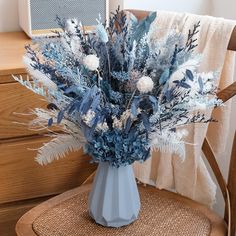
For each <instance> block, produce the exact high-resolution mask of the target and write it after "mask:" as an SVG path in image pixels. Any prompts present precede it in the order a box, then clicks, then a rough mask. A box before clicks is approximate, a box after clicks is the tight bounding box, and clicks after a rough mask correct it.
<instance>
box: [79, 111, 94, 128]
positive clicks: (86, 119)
mask: <svg viewBox="0 0 236 236" xmlns="http://www.w3.org/2000/svg"><path fill="white" fill-rule="evenodd" d="M95 115H96V113H95V112H94V111H92V110H88V112H87V113H86V114H85V115H83V116H82V120H83V121H84V123H85V124H86V125H88V126H89V127H90V123H91V121H92V120H93V118H94V117H95Z"/></svg>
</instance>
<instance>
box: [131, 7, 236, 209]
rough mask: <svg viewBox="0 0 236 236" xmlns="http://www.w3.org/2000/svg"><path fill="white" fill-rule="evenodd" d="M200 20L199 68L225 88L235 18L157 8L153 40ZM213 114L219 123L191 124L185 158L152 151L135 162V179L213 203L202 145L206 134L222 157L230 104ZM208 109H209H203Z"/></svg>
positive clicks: (231, 64)
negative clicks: (216, 73) (216, 77)
mask: <svg viewBox="0 0 236 236" xmlns="http://www.w3.org/2000/svg"><path fill="white" fill-rule="evenodd" d="M198 21H200V28H199V33H198V35H197V43H198V46H197V48H195V52H196V53H201V54H202V55H203V60H202V63H201V66H200V68H199V71H200V72H210V71H220V78H219V80H218V86H219V88H220V89H223V88H225V87H226V86H227V85H229V84H230V83H232V82H233V74H234V66H235V64H234V52H231V51H227V46H228V43H229V40H230V36H231V33H232V30H233V28H234V26H235V24H236V23H235V22H233V21H229V20H225V19H222V18H215V17H210V16H198V15H192V14H186V13H174V12H165V11H158V12H157V19H156V20H155V22H154V23H153V25H152V27H155V30H154V35H153V36H152V37H154V38H155V40H158V39H161V38H162V37H163V36H164V35H165V34H166V33H167V32H168V30H170V29H172V30H173V29H176V30H179V31H181V32H183V33H184V34H185V35H186V38H187V36H188V32H189V29H193V25H194V24H196V23H197V22H198ZM217 109H218V110H215V111H214V112H213V117H214V118H216V119H217V120H218V121H219V122H218V123H211V124H209V125H207V124H201V125H199V124H198V125H196V124H195V125H190V126H188V128H187V129H188V132H189V135H188V137H187V140H186V141H187V142H189V143H194V144H195V145H186V158H185V160H184V161H181V160H180V158H179V157H178V156H176V155H174V154H166V153H160V152H154V153H153V154H152V157H151V158H150V159H148V160H147V161H146V162H145V163H142V164H140V163H135V164H134V171H135V175H136V177H137V179H138V180H140V181H141V182H143V183H146V184H152V185H155V186H156V187H157V188H160V189H169V190H170V189H171V190H175V191H176V192H178V193H180V194H182V195H184V196H186V197H189V198H191V199H193V200H196V201H198V202H201V203H203V204H206V205H209V206H212V205H213V203H214V202H215V196H216V184H215V183H214V181H213V180H212V178H211V176H210V174H209V172H208V170H207V168H206V166H205V163H204V161H203V158H202V156H203V155H202V151H201V146H202V143H203V140H204V137H205V136H206V135H207V137H208V139H209V141H210V144H211V145H212V147H213V150H214V152H215V154H216V156H217V157H218V158H224V151H225V144H226V142H227V134H228V131H229V125H230V124H229V122H230V121H229V119H230V112H231V104H230V103H227V105H226V106H225V107H221V108H217ZM206 112H211V111H206Z"/></svg>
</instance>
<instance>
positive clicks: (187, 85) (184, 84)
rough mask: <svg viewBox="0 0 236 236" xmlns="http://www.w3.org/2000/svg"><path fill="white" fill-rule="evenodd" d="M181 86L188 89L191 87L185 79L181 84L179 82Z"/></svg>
mask: <svg viewBox="0 0 236 236" xmlns="http://www.w3.org/2000/svg"><path fill="white" fill-rule="evenodd" d="M178 85H179V86H180V87H182V88H186V89H189V88H191V86H190V85H189V84H187V83H185V82H183V81H181V82H180V83H179V84H178Z"/></svg>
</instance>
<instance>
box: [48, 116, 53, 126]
mask: <svg viewBox="0 0 236 236" xmlns="http://www.w3.org/2000/svg"><path fill="white" fill-rule="evenodd" d="M52 124H53V119H52V118H50V119H49V120H48V127H50V126H52Z"/></svg>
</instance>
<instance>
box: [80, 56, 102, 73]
mask: <svg viewBox="0 0 236 236" xmlns="http://www.w3.org/2000/svg"><path fill="white" fill-rule="evenodd" d="M83 62H84V65H85V66H86V67H87V68H88V69H89V70H92V71H94V70H97V69H98V67H99V58H98V57H97V56H96V55H93V54H91V55H88V56H86V57H85V58H84V60H83Z"/></svg>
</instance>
